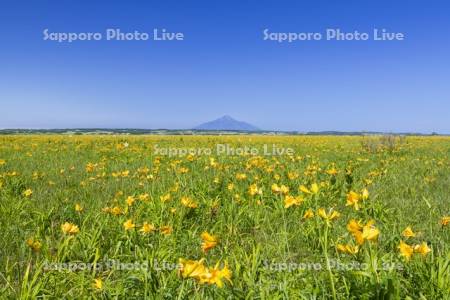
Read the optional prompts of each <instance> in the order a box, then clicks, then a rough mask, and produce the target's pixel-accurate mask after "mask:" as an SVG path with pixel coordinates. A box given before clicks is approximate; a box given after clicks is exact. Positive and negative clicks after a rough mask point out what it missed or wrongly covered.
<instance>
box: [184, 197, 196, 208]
mask: <svg viewBox="0 0 450 300" xmlns="http://www.w3.org/2000/svg"><path fill="white" fill-rule="evenodd" d="M181 204H183V205H184V206H186V207H188V208H197V207H198V204H197V203H196V202H195V201H194V200H192V199H191V198H189V197H182V198H181Z"/></svg>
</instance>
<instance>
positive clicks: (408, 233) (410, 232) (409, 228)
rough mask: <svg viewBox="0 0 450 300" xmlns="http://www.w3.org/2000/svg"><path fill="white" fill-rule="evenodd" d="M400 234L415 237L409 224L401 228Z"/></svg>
mask: <svg viewBox="0 0 450 300" xmlns="http://www.w3.org/2000/svg"><path fill="white" fill-rule="evenodd" d="M402 235H403V236H404V237H406V238H410V237H415V236H416V234H415V233H414V232H413V230H412V229H411V227H410V226H408V227H406V228H405V230H403V232H402Z"/></svg>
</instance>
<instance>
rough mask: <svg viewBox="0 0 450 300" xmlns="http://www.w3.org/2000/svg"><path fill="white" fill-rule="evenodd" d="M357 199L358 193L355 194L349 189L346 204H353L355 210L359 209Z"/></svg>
mask: <svg viewBox="0 0 450 300" xmlns="http://www.w3.org/2000/svg"><path fill="white" fill-rule="evenodd" d="M359 200H360V196H359V194H357V193H355V192H353V191H350V193H348V194H347V204H346V206H353V208H354V209H355V210H359V204H358V202H359Z"/></svg>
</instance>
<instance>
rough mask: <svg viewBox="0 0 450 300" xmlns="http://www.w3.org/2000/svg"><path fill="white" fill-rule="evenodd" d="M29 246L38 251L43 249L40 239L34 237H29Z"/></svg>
mask: <svg viewBox="0 0 450 300" xmlns="http://www.w3.org/2000/svg"><path fill="white" fill-rule="evenodd" d="M26 243H27V245H28V247H30V248H31V249H32V250H33V251H34V252H38V251H39V250H41V247H42V244H41V242H39V241H38V240H35V239H33V238H29V239H27V241H26Z"/></svg>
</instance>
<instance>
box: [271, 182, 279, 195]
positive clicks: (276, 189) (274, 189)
mask: <svg viewBox="0 0 450 300" xmlns="http://www.w3.org/2000/svg"><path fill="white" fill-rule="evenodd" d="M271 190H272V193H274V194H278V193H280V187H279V186H278V184H276V183H274V184H272V187H271Z"/></svg>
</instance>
